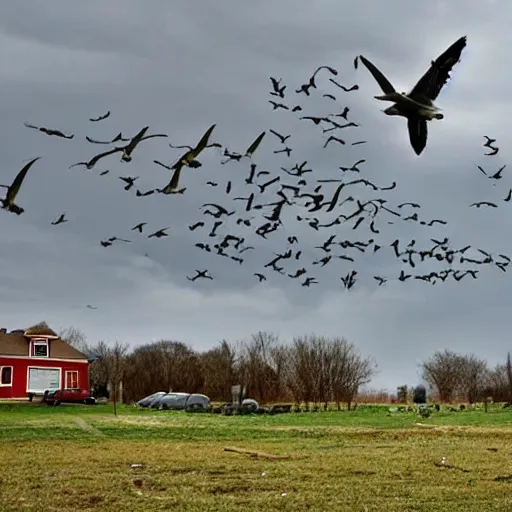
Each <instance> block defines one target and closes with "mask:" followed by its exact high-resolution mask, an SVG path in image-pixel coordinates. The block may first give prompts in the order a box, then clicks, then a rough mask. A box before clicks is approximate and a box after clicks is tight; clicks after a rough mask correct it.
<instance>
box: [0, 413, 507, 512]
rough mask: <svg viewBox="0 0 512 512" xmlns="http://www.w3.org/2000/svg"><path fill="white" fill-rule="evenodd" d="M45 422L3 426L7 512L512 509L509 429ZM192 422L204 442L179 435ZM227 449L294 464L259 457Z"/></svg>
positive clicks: (74, 418)
mask: <svg viewBox="0 0 512 512" xmlns="http://www.w3.org/2000/svg"><path fill="white" fill-rule="evenodd" d="M1 418H2V417H1V416H0V419H1ZM136 418H137V419H136ZM276 418H277V417H276ZM316 418H318V419H316V420H315V421H317V422H320V418H321V417H319V416H317V417H316ZM384 419H385V416H384ZM38 420H39V423H38V424H37V426H36V424H35V423H34V424H33V425H32V426H31V427H28V428H31V429H32V428H34V429H35V430H34V432H35V434H36V435H34V436H31V437H27V436H24V437H18V438H16V437H14V436H13V435H11V434H13V432H17V431H18V430H13V431H11V432H10V431H8V429H7V427H6V428H5V429H4V430H3V431H2V430H1V429H0V449H1V452H0V454H1V455H0V457H1V462H2V472H1V473H0V510H1V511H2V512H11V511H12V512H14V511H16V512H19V511H21V510H26V511H34V512H36V511H37V512H40V511H53V510H55V511H57V510H59V511H66V510H69V511H76V510H81V511H82V510H85V511H87V510H98V511H100V510H101V511H116V512H117V511H119V510H129V511H137V510H144V511H158V510H173V511H203V510H204V511H236V510H243V511H244V512H250V511H273V510H285V511H286V510H290V511H294V512H296V511H302V510H318V511H325V510H340V511H379V512H381V511H390V512H394V511H425V512H427V511H428V512H435V511H439V512H452V511H464V512H472V511H478V512H485V511H488V510H496V511H503V512H505V511H506V512H510V510H512V493H511V491H512V457H511V455H512V429H511V428H510V427H509V426H507V425H496V426H492V425H491V426H486V425H478V426H456V425H453V426H450V425H446V426H439V427H436V428H432V429H426V428H419V427H417V426H415V425H414V423H416V422H417V421H418V420H417V418H414V417H411V418H410V421H409V426H408V427H406V428H381V427H380V426H379V427H377V428H371V427H368V426H367V425H366V423H365V424H364V426H363V427H357V426H339V425H327V426H326V425H323V426H322V425H318V426H313V425H312V426H310V427H308V426H307V425H297V426H295V427H293V428H292V426H291V425H286V424H279V419H278V418H277V419H274V420H273V421H274V424H272V423H269V422H266V423H265V424H264V421H263V418H261V417H259V418H255V419H249V418H242V417H238V418H236V417H233V418H218V417H214V416H208V417H207V416H203V415H199V416H196V415H185V414H174V415H173V414H170V415H169V414H168V415H166V416H155V415H153V416H152V417H151V416H147V417H144V416H139V417H136V416H133V415H131V416H124V417H123V416H121V417H120V418H117V419H116V418H113V417H111V416H106V415H99V414H98V415H93V414H89V415H87V414H86V413H84V414H81V412H80V410H77V412H76V413H74V414H72V415H69V414H60V415H59V414H55V413H53V411H52V417H50V418H48V417H44V418H43V417H41V418H38ZM131 420H135V421H131ZM292 420H293V417H290V416H288V418H286V419H285V418H284V416H283V420H282V422H284V423H286V422H288V423H289V422H291V421H292ZM381 420H382V418H380V419H379V421H377V422H376V423H377V424H378V423H380V422H381ZM20 421H22V419H21V418H20ZM297 421H298V420H297ZM301 421H305V420H301ZM330 421H331V420H330ZM216 422H218V425H219V427H218V428H214V426H215V424H216ZM193 423H197V425H196V428H197V429H199V428H201V430H202V431H201V435H198V436H196V433H197V432H199V430H197V429H193V430H192V432H193V435H192V436H190V437H177V436H173V435H172V431H173V430H176V429H178V430H179V429H180V426H181V427H183V426H187V428H188V426H190V428H192V425H193ZM4 425H5V423H4ZM18 427H19V425H17V422H14V421H12V422H11V423H10V425H9V428H13V429H17V428H18ZM206 427H210V428H208V429H206ZM284 427H286V428H284ZM26 428H27V427H26ZM54 429H55V430H56V431H57V430H58V429H63V431H64V433H61V434H62V435H61V434H58V435H53V434H52V432H53V430H54ZM205 429H206V432H203V430H205ZM98 432H99V433H100V434H98ZM128 433H129V434H130V436H129V437H128V438H126V437H125V434H128ZM2 434H5V435H4V436H2ZM149 434H150V435H149ZM158 434H160V435H158ZM227 446H230V447H236V448H237V449H241V450H248V451H250V452H258V453H263V454H271V455H281V456H282V455H289V456H290V458H289V459H272V458H270V459H266V458H263V457H249V456H247V455H245V454H240V453H236V452H235V453H234V452H227V451H225V450H224V448H225V447H227ZM443 457H445V464H444V465H443V464H442V463H441V460H442V458H443ZM134 463H135V464H142V467H136V468H132V467H131V466H130V465H131V464H134ZM447 466H453V467H447ZM460 468H462V469H463V470H467V472H464V471H462V470H461V469H460ZM283 493H285V495H283Z"/></svg>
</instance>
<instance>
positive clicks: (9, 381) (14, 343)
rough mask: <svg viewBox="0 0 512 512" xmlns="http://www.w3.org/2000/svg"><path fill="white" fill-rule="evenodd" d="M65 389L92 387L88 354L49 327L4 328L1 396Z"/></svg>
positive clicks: (0, 351)
mask: <svg viewBox="0 0 512 512" xmlns="http://www.w3.org/2000/svg"><path fill="white" fill-rule="evenodd" d="M65 388H82V389H89V361H88V359H87V356H86V355H84V354H82V353H81V352H79V351H78V350H77V349H75V348H74V347H72V346H71V345H69V344H68V343H66V342H65V341H63V340H61V339H60V338H59V336H58V335H57V334H56V333H55V332H54V331H52V329H50V328H49V327H47V326H35V327H31V328H29V329H27V330H25V331H24V330H23V329H18V330H15V331H11V332H9V333H8V332H7V329H0V399H5V398H18V399H25V398H27V396H29V395H32V394H35V395H42V394H43V393H44V391H45V390H47V389H48V390H57V389H65Z"/></svg>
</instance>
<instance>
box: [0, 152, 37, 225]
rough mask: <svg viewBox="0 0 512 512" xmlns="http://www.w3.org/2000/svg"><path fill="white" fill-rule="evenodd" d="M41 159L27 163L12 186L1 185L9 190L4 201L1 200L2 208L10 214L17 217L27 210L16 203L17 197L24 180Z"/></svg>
mask: <svg viewBox="0 0 512 512" xmlns="http://www.w3.org/2000/svg"><path fill="white" fill-rule="evenodd" d="M40 158H41V157H40V156H38V157H36V158H33V159H32V160H30V161H29V162H27V163H26V164H25V165H24V166H23V168H22V169H21V171H20V172H19V173H18V174H17V175H16V178H14V181H13V182H12V184H11V185H10V186H9V185H0V187H2V188H6V189H7V193H6V194H5V198H4V199H0V201H1V202H2V208H3V209H4V210H7V211H9V212H12V213H15V214H16V215H21V214H22V213H23V212H24V211H25V210H24V209H23V208H22V207H21V206H18V205H17V204H16V203H15V202H14V201H15V200H16V196H17V195H18V193H19V191H20V188H21V185H22V184H23V180H24V179H25V176H26V175H27V172H28V171H29V169H30V168H31V167H32V165H34V163H35V162H37V160H39V159H40Z"/></svg>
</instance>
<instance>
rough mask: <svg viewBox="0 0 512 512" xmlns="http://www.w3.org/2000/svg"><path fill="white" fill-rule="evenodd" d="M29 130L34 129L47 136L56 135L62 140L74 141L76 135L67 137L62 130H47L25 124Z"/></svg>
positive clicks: (42, 127)
mask: <svg viewBox="0 0 512 512" xmlns="http://www.w3.org/2000/svg"><path fill="white" fill-rule="evenodd" d="M24 124H25V126H26V127H27V128H32V129H33V130H39V131H40V132H43V133H46V135H55V136H57V137H60V138H61V139H72V138H73V137H74V136H75V135H74V134H70V135H66V134H65V133H62V132H61V131H60V130H54V129H53V128H45V127H44V126H35V125H33V124H28V123H24Z"/></svg>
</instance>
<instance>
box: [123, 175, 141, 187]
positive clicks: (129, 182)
mask: <svg viewBox="0 0 512 512" xmlns="http://www.w3.org/2000/svg"><path fill="white" fill-rule="evenodd" d="M119 179H120V180H122V181H124V182H125V183H126V186H125V187H124V189H125V190H130V189H131V188H132V187H133V185H134V184H135V181H136V180H138V179H139V177H138V176H135V177H132V176H119Z"/></svg>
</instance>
